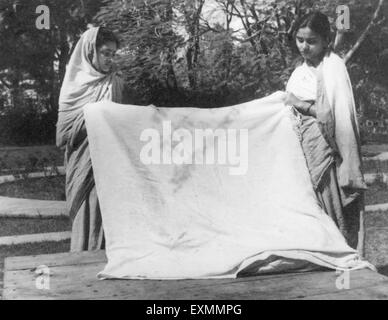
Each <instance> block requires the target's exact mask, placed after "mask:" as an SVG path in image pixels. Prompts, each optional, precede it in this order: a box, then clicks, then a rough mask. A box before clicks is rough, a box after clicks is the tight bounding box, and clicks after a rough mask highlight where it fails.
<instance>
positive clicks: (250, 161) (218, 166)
mask: <svg viewBox="0 0 388 320" xmlns="http://www.w3.org/2000/svg"><path fill="white" fill-rule="evenodd" d="M282 97H283V93H276V94H273V95H271V96H269V97H267V98H264V99H261V100H255V101H252V102H249V103H245V104H241V105H238V106H233V107H226V108H220V109H191V108H181V109H174V108H160V109H158V108H155V107H140V106H132V105H120V104H115V103H112V102H99V103H95V104H90V105H88V106H86V108H85V111H84V113H85V120H86V126H87V130H88V138H89V144H90V151H91V158H92V164H93V170H94V177H95V181H96V186H97V192H98V196H99V200H100V206H101V211H102V218H103V226H104V231H105V237H106V254H107V257H108V264H107V266H106V267H105V269H104V270H103V271H102V272H101V273H100V274H99V277H100V278H101V279H106V278H127V279H198V278H234V277H236V276H241V275H252V274H259V273H265V272H276V271H291V270H295V269H301V270H302V269H303V270H306V269H307V268H311V267H312V266H324V267H328V268H333V269H337V268H338V269H349V268H363V267H367V266H370V265H369V264H368V263H366V262H363V261H361V260H360V258H359V256H358V254H357V253H356V252H355V251H354V250H353V249H351V248H350V247H348V245H347V244H346V242H345V239H344V238H343V236H342V235H341V233H340V232H339V230H338V229H337V227H336V226H335V224H334V222H333V221H332V220H331V219H330V218H329V217H328V215H327V214H325V212H324V211H323V210H322V209H321V208H320V207H319V205H318V201H317V199H316V197H315V193H314V191H313V187H312V184H311V180H310V177H309V173H308V170H307V167H306V161H305V158H304V156H303V153H302V150H301V146H300V143H299V141H298V139H297V136H296V134H295V133H294V131H293V128H292V124H291V119H290V115H291V111H290V109H289V108H288V107H286V106H285V105H284V104H283V103H282ZM170 126H171V128H172V130H170V129H169V128H170ZM182 129H185V130H182ZM199 129H210V130H208V131H207V133H206V134H207V137H208V138H209V139H208V140H206V141H207V142H205V143H203V146H201V143H200V139H199V135H197V136H196V133H195V130H197V132H199V131H198V130H199ZM216 129H220V130H219V131H217V132H216V131H215V130H216ZM228 130H229V131H228ZM245 130H248V131H245ZM247 132H248V134H247V136H245V134H246V133H247ZM214 133H217V134H218V135H219V136H220V137H221V138H220V140H217V139H216V140H215V141H218V142H217V143H212V142H211V141H212V139H211V137H212V134H214ZM151 137H152V139H153V140H152V139H151ZM235 137H237V145H234V142H235V141H236V139H234V138H235ZM159 138H160V139H159ZM158 139H159V140H158ZM174 140H175V141H174ZM151 141H153V143H154V145H153V147H154V149H152V150H151V149H150V143H151ZM171 141H172V142H171ZM183 141H185V143H186V145H185V148H182V147H183ZM190 141H191V144H192V145H193V148H192V149H191V148H190V143H189V142H190ZM223 142H225V143H223ZM245 143H246V144H247V145H245ZM225 145H227V146H228V148H227V149H228V152H229V154H223V153H222V152H219V151H220V150H221V151H222V150H223V149H224V148H223V147H224V146H225ZM246 147H247V148H246ZM205 149H206V150H205ZM171 150H173V156H171V153H172V152H171ZM183 150H186V151H187V150H189V151H190V152H188V153H186V154H184V153H183V152H182V151H183ZM191 150H192V151H191ZM204 150H205V151H206V152H208V155H210V156H211V155H212V154H213V155H215V160H216V161H211V160H212V159H211V157H210V158H208V159H207V158H206V157H202V156H201V154H202V155H203V151H204ZM151 151H152V152H153V153H152V152H151ZM159 151H160V154H159ZM235 151H237V152H235ZM213 152H214V153H213ZM245 152H247V153H245ZM182 155H186V158H182V157H180V156H182ZM217 155H218V156H221V157H220V158H218V157H217ZM150 156H152V157H153V158H152V159H153V161H154V162H155V163H154V164H149V162H150V161H151V160H152V159H151V158H150ZM223 156H225V158H224V159H223ZM245 156H247V158H246V159H245V160H244V158H245ZM190 159H191V162H192V164H187V163H189V162H190ZM201 159H202V160H203V162H204V164H201V161H200V160H201ZM225 159H226V161H223V160H225ZM182 160H183V162H185V163H186V164H177V163H179V161H182ZM158 161H159V162H160V164H157V162H158ZM206 161H208V163H213V164H206V163H207V162H206Z"/></svg>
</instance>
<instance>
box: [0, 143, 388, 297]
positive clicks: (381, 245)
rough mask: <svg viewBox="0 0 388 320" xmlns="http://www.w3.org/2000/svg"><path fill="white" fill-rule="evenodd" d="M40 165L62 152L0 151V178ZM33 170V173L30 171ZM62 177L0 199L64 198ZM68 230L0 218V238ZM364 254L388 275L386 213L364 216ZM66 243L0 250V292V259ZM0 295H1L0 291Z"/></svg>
mask: <svg viewBox="0 0 388 320" xmlns="http://www.w3.org/2000/svg"><path fill="white" fill-rule="evenodd" d="M387 151H388V144H387V145H380V146H373V145H371V146H365V147H363V154H364V155H368V156H374V155H377V154H379V153H381V152H387ZM34 164H35V168H39V165H42V164H49V165H51V164H55V165H57V166H61V165H63V153H62V151H60V150H59V149H57V148H55V147H52V146H42V147H27V148H0V175H5V174H10V172H11V173H12V172H13V171H15V170H16V168H20V167H23V166H25V167H29V169H28V170H32V169H33V168H34ZM365 164H366V166H365V167H366V173H384V172H385V173H388V162H383V163H378V162H366V163H365ZM32 171H34V170H32ZM64 186H65V178H64V177H54V178H43V179H33V180H28V181H18V182H15V183H10V184H4V185H0V196H9V197H15V198H30V199H40V200H59V201H62V200H64V199H65V193H64ZM380 203H388V188H387V186H386V185H384V184H378V183H377V184H375V185H373V186H371V187H370V188H369V190H368V192H367V193H366V204H367V205H370V204H380ZM68 230H70V222H69V220H68V219H66V218H65V219H63V218H62V219H49V220H39V219H33V220H29V219H1V223H0V237H1V236H9V235H21V234H33V233H44V232H57V231H68ZM366 234H367V236H366V255H367V259H368V260H369V261H370V262H372V263H374V264H375V265H376V266H378V268H379V271H380V272H381V273H383V274H386V275H388V212H375V213H368V214H367V216H366ZM69 246H70V244H69V241H67V242H61V243H42V244H34V245H23V246H13V247H0V290H1V288H2V286H1V281H2V278H3V277H2V270H3V265H2V264H3V260H4V258H5V257H10V256H25V255H35V254H45V253H56V252H67V251H68V250H69ZM0 296H1V292H0Z"/></svg>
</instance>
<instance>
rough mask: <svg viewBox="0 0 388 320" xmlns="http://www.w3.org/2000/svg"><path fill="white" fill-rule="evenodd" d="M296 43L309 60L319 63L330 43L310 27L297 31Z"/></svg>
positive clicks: (304, 56)
mask: <svg viewBox="0 0 388 320" xmlns="http://www.w3.org/2000/svg"><path fill="white" fill-rule="evenodd" d="M296 45H297V47H298V49H299V52H300V54H301V55H302V57H303V58H304V59H305V60H306V61H307V62H310V63H313V64H315V65H317V64H319V62H320V61H321V60H322V57H323V54H324V52H325V49H326V48H327V45H328V43H327V41H326V40H324V39H323V38H322V37H321V36H320V35H319V34H317V33H316V32H314V31H313V30H311V29H310V28H309V27H305V28H301V29H299V31H298V32H297V34H296Z"/></svg>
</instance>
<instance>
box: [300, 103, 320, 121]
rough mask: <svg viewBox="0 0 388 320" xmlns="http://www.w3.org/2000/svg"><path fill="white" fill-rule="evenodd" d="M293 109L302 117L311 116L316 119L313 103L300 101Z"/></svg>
mask: <svg viewBox="0 0 388 320" xmlns="http://www.w3.org/2000/svg"><path fill="white" fill-rule="evenodd" d="M295 108H296V109H298V111H300V112H301V113H303V114H304V115H308V116H312V117H314V118H316V117H317V111H316V105H315V103H314V102H309V101H300V102H299V103H298V105H297V106H295Z"/></svg>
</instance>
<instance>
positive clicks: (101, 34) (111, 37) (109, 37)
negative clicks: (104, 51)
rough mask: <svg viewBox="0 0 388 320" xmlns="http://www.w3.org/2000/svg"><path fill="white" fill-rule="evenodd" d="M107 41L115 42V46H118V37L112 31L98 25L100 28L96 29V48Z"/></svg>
mask: <svg viewBox="0 0 388 320" xmlns="http://www.w3.org/2000/svg"><path fill="white" fill-rule="evenodd" d="M107 42H114V43H116V45H117V47H119V46H120V42H119V39H118V38H117V37H116V35H115V34H114V33H113V32H112V31H110V30H108V29H106V28H104V27H100V29H99V30H98V34H97V39H96V48H97V49H99V48H101V47H102V46H103V45H104V44H106V43H107Z"/></svg>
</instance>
